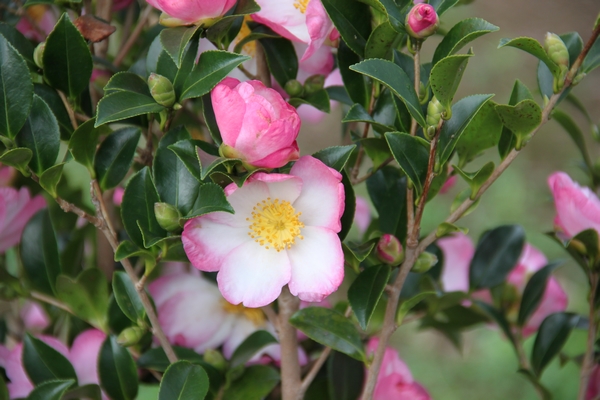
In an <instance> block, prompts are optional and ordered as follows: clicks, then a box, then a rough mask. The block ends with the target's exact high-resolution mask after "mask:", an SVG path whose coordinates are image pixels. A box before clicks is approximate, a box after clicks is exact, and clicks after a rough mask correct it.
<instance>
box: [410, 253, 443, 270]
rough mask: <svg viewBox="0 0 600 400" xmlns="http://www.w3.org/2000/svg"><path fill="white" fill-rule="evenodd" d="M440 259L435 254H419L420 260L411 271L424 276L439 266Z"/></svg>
mask: <svg viewBox="0 0 600 400" xmlns="http://www.w3.org/2000/svg"><path fill="white" fill-rule="evenodd" d="M437 262H438V258H437V256H436V255H435V254H432V253H428V252H426V251H425V252H423V253H421V254H419V258H417V261H416V262H415V265H413V267H412V269H411V271H412V272H416V273H418V274H423V273H425V272H427V271H429V270H430V269H431V267H433V266H434V265H435V264H437Z"/></svg>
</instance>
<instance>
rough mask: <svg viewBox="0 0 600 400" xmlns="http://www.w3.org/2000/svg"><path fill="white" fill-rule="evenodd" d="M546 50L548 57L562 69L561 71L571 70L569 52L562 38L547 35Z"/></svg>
mask: <svg viewBox="0 0 600 400" xmlns="http://www.w3.org/2000/svg"><path fill="white" fill-rule="evenodd" d="M544 49H545V50H546V54H548V57H550V59H551V60H552V61H554V62H555V63H556V64H557V65H558V66H559V67H560V69H561V71H562V70H565V69H567V68H569V50H568V49H567V46H565V42H563V41H562V39H561V38H560V36H558V35H557V34H555V33H550V32H548V33H546V39H545V40H544Z"/></svg>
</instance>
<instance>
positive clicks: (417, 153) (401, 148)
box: [385, 132, 429, 194]
mask: <svg viewBox="0 0 600 400" xmlns="http://www.w3.org/2000/svg"><path fill="white" fill-rule="evenodd" d="M385 138H386V140H387V142H388V145H389V146H390V150H391V151H392V154H393V155H394V159H395V160H396V162H398V164H399V165H400V168H402V171H404V173H405V174H406V176H407V177H408V179H409V180H410V182H412V184H413V185H414V186H415V190H416V192H417V194H420V193H422V192H423V187H424V185H425V180H426V179H427V166H428V162H429V143H428V142H427V141H426V140H424V139H421V138H419V137H416V136H410V135H409V134H408V133H401V132H388V133H386V134H385Z"/></svg>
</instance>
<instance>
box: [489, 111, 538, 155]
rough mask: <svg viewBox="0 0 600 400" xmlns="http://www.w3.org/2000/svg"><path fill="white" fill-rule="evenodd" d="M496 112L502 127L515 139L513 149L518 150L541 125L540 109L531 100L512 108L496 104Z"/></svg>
mask: <svg viewBox="0 0 600 400" xmlns="http://www.w3.org/2000/svg"><path fill="white" fill-rule="evenodd" d="M496 112H497V113H498V116H499V117H500V119H501V120H502V123H503V124H504V126H506V127H507V128H508V129H510V130H511V131H512V133H513V134H514V135H515V137H516V144H515V147H516V149H517V150H520V149H521V148H522V146H524V145H525V144H526V143H527V141H528V140H529V138H530V135H531V132H533V131H534V130H535V129H536V128H537V127H538V126H539V125H540V124H541V123H542V109H541V108H540V106H538V105H537V103H536V102H535V101H533V100H529V99H525V100H523V101H520V102H519V103H517V104H516V105H514V106H509V105H504V104H498V105H497V106H496Z"/></svg>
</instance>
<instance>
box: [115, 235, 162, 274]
mask: <svg viewBox="0 0 600 400" xmlns="http://www.w3.org/2000/svg"><path fill="white" fill-rule="evenodd" d="M130 257H141V258H142V259H143V260H144V263H145V265H146V271H148V269H153V268H154V267H155V266H156V256H155V255H154V254H152V252H151V251H149V250H146V249H143V248H140V247H138V246H136V245H135V244H134V243H133V242H132V241H129V240H124V241H122V242H121V243H119V247H117V250H116V251H115V261H121V260H124V259H125V258H130Z"/></svg>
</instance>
